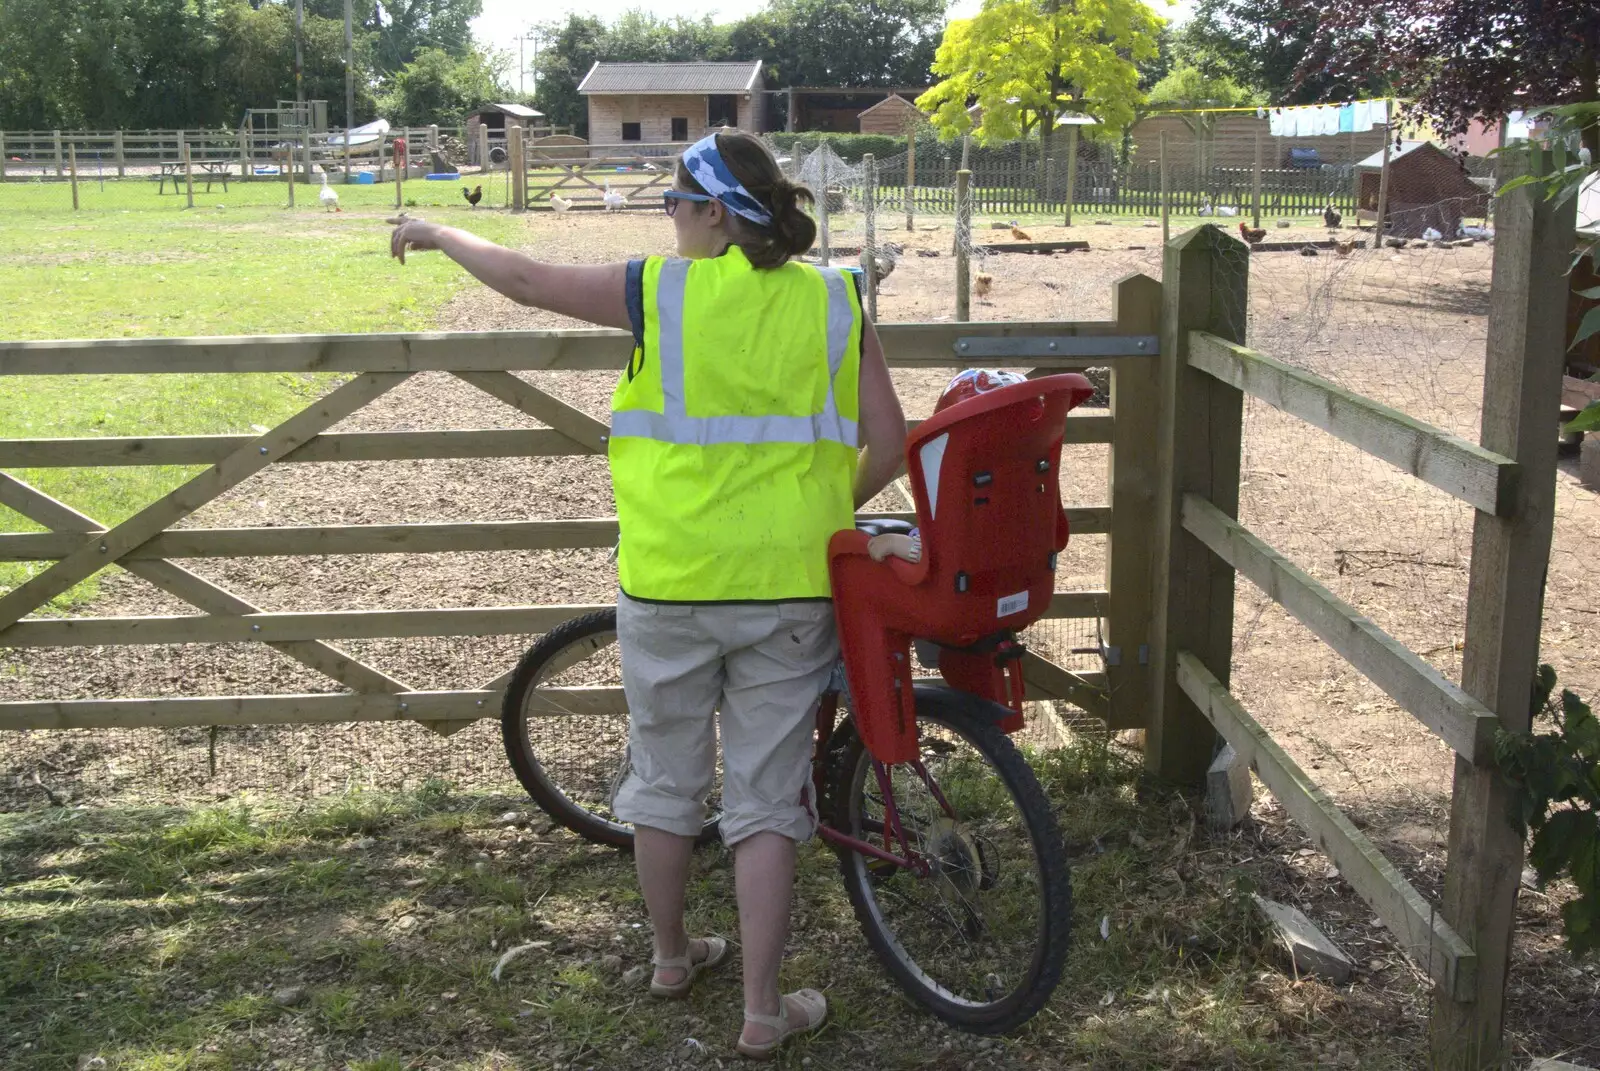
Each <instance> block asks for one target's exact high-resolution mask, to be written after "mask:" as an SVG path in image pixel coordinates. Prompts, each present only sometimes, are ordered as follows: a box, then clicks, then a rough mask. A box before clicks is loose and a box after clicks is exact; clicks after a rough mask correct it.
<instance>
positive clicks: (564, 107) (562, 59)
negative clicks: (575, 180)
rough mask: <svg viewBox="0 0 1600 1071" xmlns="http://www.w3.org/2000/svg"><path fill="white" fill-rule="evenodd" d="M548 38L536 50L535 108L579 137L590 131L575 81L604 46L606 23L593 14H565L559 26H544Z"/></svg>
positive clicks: (577, 81)
mask: <svg viewBox="0 0 1600 1071" xmlns="http://www.w3.org/2000/svg"><path fill="white" fill-rule="evenodd" d="M544 29H545V33H544V34H543V38H544V40H546V41H549V42H550V43H549V45H547V46H546V47H545V48H544V50H543V51H541V52H540V53H539V65H538V71H539V86H538V91H537V92H536V93H535V94H534V99H535V101H536V103H535V104H534V107H536V108H538V109H539V110H540V111H541V112H544V114H545V116H546V117H548V118H549V120H550V122H551V124H552V125H555V126H570V127H571V128H572V129H573V131H574V132H575V133H577V134H579V135H580V136H587V135H588V133H589V108H588V106H587V105H586V104H585V103H584V99H583V98H582V97H580V96H579V95H578V84H579V83H580V82H582V81H583V77H584V75H586V74H588V73H589V68H591V67H593V66H594V64H595V61H596V60H598V59H599V58H600V54H601V51H602V49H603V48H604V47H605V40H606V24H605V23H603V22H601V21H600V20H599V19H597V18H595V17H594V16H592V15H576V14H574V15H568V16H567V21H566V23H565V24H564V25H560V26H546V27H545V28H544Z"/></svg>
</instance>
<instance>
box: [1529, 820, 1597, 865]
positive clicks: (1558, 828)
mask: <svg viewBox="0 0 1600 1071" xmlns="http://www.w3.org/2000/svg"><path fill="white" fill-rule="evenodd" d="M1585 817H1588V816H1586V815H1584V814H1583V813H1582V812H1580V811H1557V812H1556V813H1555V814H1553V815H1551V816H1550V819H1549V821H1547V822H1545V824H1544V825H1543V826H1542V827H1541V828H1540V829H1539V832H1537V833H1535V834H1534V836H1533V847H1532V848H1531V849H1530V850H1529V852H1528V862H1529V863H1530V864H1531V865H1532V866H1533V869H1534V872H1535V873H1537V874H1538V875H1539V879H1540V880H1541V881H1550V880H1551V879H1553V878H1555V877H1556V876H1557V875H1559V874H1560V873H1561V872H1562V871H1563V870H1565V869H1566V866H1567V863H1568V861H1569V860H1571V858H1572V856H1573V853H1574V851H1576V849H1577V848H1578V846H1579V845H1580V844H1582V843H1583V834H1584V823H1583V819H1584V818H1585ZM1590 827H1591V830H1592V827H1593V821H1592V819H1591V822H1590Z"/></svg>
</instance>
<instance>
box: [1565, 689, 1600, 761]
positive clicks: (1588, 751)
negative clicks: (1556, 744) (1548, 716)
mask: <svg viewBox="0 0 1600 1071" xmlns="http://www.w3.org/2000/svg"><path fill="white" fill-rule="evenodd" d="M1561 708H1562V710H1563V711H1564V712H1565V714H1566V717H1567V727H1566V728H1567V739H1568V741H1569V742H1570V743H1571V745H1572V748H1573V750H1574V751H1576V752H1577V753H1578V754H1579V755H1580V756H1582V757H1583V758H1585V759H1588V760H1589V761H1591V762H1593V761H1595V760H1597V759H1600V720H1596V718H1595V716H1594V712H1593V711H1591V710H1590V709H1589V704H1587V703H1585V702H1584V701H1583V700H1582V699H1579V698H1578V697H1577V696H1576V695H1574V694H1573V693H1572V692H1570V691H1567V692H1562V693H1561Z"/></svg>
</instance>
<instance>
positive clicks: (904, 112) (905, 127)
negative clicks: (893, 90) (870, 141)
mask: <svg viewBox="0 0 1600 1071" xmlns="http://www.w3.org/2000/svg"><path fill="white" fill-rule="evenodd" d="M927 121H928V117H927V116H926V115H924V114H922V112H921V111H920V110H919V109H918V108H917V106H916V105H915V104H913V103H911V102H910V101H909V100H907V99H906V98H905V97H902V96H900V95H899V94H895V95H892V96H888V97H884V98H883V99H882V100H880V101H878V103H876V104H874V105H873V106H872V107H870V108H868V109H867V110H866V111H864V112H862V113H861V114H860V115H858V116H856V124H857V127H858V128H859V129H860V131H861V133H863V134H904V133H906V132H908V131H910V130H914V129H915V128H916V127H918V126H920V125H922V124H923V123H926V122H927Z"/></svg>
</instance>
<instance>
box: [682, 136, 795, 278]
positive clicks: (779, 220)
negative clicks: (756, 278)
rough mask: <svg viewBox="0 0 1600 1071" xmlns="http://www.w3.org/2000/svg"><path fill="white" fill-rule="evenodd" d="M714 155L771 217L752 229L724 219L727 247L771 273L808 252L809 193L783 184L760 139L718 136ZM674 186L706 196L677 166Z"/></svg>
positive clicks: (746, 222)
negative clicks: (729, 242)
mask: <svg viewBox="0 0 1600 1071" xmlns="http://www.w3.org/2000/svg"><path fill="white" fill-rule="evenodd" d="M717 153H718V154H719V155H720V156H721V157H722V160H723V163H725V164H727V165H728V170H729V171H731V172H733V177H734V178H736V179H738V180H739V183H740V185H742V186H743V187H744V188H745V189H747V190H749V191H750V195H751V196H752V197H754V198H755V199H756V200H758V201H760V202H761V204H762V206H763V207H764V208H766V210H767V211H768V212H771V213H772V222H771V223H770V224H768V225H767V226H762V225H760V224H758V223H752V222H751V221H750V220H747V219H745V218H744V217H743V216H740V215H737V214H735V213H733V212H729V213H728V217H727V218H728V226H729V229H730V231H731V233H732V236H733V237H732V240H733V244H734V245H737V246H738V247H739V248H740V249H742V250H744V255H745V257H746V258H747V259H749V261H750V263H751V265H752V266H753V267H757V268H777V267H780V266H782V265H783V264H785V263H787V262H788V260H789V258H790V257H796V256H799V255H800V254H801V253H804V252H805V251H806V250H808V249H810V248H811V244H812V243H813V242H815V241H816V239H817V224H816V222H815V221H814V220H813V219H812V218H811V216H810V215H808V214H807V213H806V211H805V209H804V208H802V207H801V204H802V203H804V204H807V205H810V204H814V203H816V198H815V197H813V196H812V194H811V191H810V190H808V189H806V188H805V187H804V186H801V185H800V184H798V183H795V182H790V181H789V180H788V179H787V178H785V177H784V174H783V172H782V171H781V170H779V168H778V162H777V161H776V160H774V159H773V158H772V153H771V152H770V151H768V149H767V147H766V146H765V145H763V144H762V143H761V141H760V139H758V138H755V137H752V136H751V135H749V134H746V133H743V132H741V131H724V132H723V133H721V134H718V135H717ZM678 182H679V183H680V184H681V185H682V186H683V188H684V189H686V190H689V191H690V192H692V193H705V192H706V191H705V189H704V187H702V186H701V185H700V184H699V183H698V182H696V181H695V180H694V178H693V176H691V175H690V174H689V171H688V169H687V168H685V167H684V166H683V161H681V160H680V161H679V162H678Z"/></svg>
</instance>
